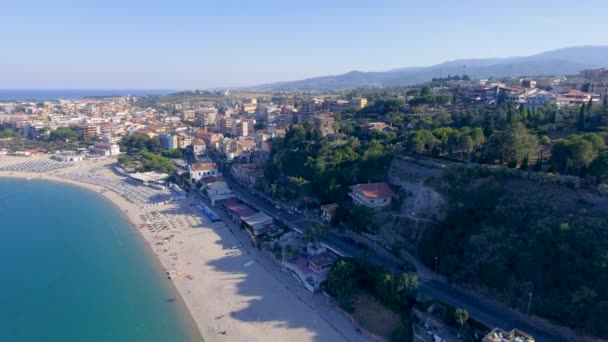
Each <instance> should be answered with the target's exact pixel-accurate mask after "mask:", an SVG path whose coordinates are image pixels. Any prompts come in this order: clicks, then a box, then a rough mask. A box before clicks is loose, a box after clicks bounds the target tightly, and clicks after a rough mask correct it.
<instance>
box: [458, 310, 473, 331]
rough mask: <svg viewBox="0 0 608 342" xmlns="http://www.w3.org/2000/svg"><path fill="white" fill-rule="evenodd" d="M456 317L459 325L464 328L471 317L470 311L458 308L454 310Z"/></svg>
mask: <svg viewBox="0 0 608 342" xmlns="http://www.w3.org/2000/svg"><path fill="white" fill-rule="evenodd" d="M454 319H455V320H456V322H457V323H458V325H460V329H461V330H462V327H463V326H464V324H465V323H466V322H467V320H468V319H469V312H468V311H467V310H466V309H461V308H458V309H456V311H455V312H454Z"/></svg>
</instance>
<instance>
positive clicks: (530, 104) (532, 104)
mask: <svg viewBox="0 0 608 342" xmlns="http://www.w3.org/2000/svg"><path fill="white" fill-rule="evenodd" d="M545 103H547V104H549V105H555V104H557V94H554V93H551V92H548V91H546V90H540V91H537V92H536V93H534V94H532V95H530V96H528V98H527V99H526V108H527V109H528V110H533V109H536V108H540V107H542V106H544V105H545Z"/></svg>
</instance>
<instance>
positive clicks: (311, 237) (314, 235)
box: [302, 223, 327, 245]
mask: <svg viewBox="0 0 608 342" xmlns="http://www.w3.org/2000/svg"><path fill="white" fill-rule="evenodd" d="M325 234H327V227H326V226H323V225H320V224H318V223H313V224H311V225H309V226H308V227H307V228H306V229H305V230H304V232H303V234H302V239H303V240H304V242H311V243H314V244H315V245H318V244H319V242H321V239H322V238H323V236H325Z"/></svg>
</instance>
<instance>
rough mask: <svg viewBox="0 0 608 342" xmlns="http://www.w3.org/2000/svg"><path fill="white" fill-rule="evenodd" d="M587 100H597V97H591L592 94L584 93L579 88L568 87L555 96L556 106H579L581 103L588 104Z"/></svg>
mask: <svg viewBox="0 0 608 342" xmlns="http://www.w3.org/2000/svg"><path fill="white" fill-rule="evenodd" d="M589 100H591V101H592V102H597V101H598V100H599V98H597V97H593V95H592V94H589V93H585V92H583V91H580V90H576V89H570V90H568V91H566V92H563V93H561V94H559V96H558V98H557V106H558V107H562V106H580V105H582V104H588V103H589Z"/></svg>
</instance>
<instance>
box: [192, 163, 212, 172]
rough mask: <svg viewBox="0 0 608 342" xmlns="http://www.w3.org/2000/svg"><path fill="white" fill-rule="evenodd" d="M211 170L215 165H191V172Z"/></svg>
mask: <svg viewBox="0 0 608 342" xmlns="http://www.w3.org/2000/svg"><path fill="white" fill-rule="evenodd" d="M213 169H215V164H213V163H196V164H192V170H194V171H203V170H213Z"/></svg>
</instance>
